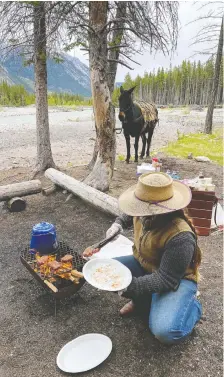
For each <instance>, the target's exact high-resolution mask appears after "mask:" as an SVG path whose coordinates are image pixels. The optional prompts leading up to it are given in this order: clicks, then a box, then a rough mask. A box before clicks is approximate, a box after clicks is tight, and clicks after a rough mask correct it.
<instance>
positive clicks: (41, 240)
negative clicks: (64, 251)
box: [30, 222, 58, 255]
mask: <svg viewBox="0 0 224 377" xmlns="http://www.w3.org/2000/svg"><path fill="white" fill-rule="evenodd" d="M57 248H58V242H57V235H56V229H55V226H54V225H53V224H50V223H46V222H42V223H39V224H36V225H34V227H33V229H32V236H31V242H30V249H35V250H36V251H38V252H39V253H40V254H41V255H48V254H53V253H55V252H56V251H57Z"/></svg>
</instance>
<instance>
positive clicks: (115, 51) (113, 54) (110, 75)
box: [88, 1, 127, 170]
mask: <svg viewBox="0 0 224 377" xmlns="http://www.w3.org/2000/svg"><path fill="white" fill-rule="evenodd" d="M126 9H127V2H126V1H123V2H120V3H117V11H116V16H115V18H116V19H117V20H118V19H122V18H124V17H125V15H126ZM123 24H124V21H123V20H121V22H118V23H117V29H115V30H114V31H113V35H112V39H111V43H110V47H113V46H115V45H120V44H121V42H122V38H123V34H124V29H120V28H121V27H122V26H123ZM119 55H120V48H111V49H110V51H109V53H108V58H109V59H113V60H118V59H119ZM116 74H117V62H115V61H110V62H108V71H107V83H108V86H109V91H110V95H111V96H112V94H113V91H114V84H115V79H116ZM95 129H96V141H95V145H94V149H93V157H92V160H91V161H90V163H89V165H88V168H89V169H90V170H92V169H93V167H94V165H95V162H96V159H97V155H98V152H99V140H98V135H97V127H96V124H95Z"/></svg>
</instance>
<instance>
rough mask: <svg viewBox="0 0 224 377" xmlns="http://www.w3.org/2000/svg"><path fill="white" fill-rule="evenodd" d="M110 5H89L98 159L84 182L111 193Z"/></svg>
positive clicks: (114, 144) (113, 115)
mask: <svg viewBox="0 0 224 377" xmlns="http://www.w3.org/2000/svg"><path fill="white" fill-rule="evenodd" d="M107 8H108V2H107V1H96V2H92V1H91V2H89V20H90V21H89V22H90V28H91V31H90V32H89V62H90V77H91V87H92V96H93V106H94V114H95V122H96V127H97V135H98V143H99V145H98V147H99V151H98V155H97V159H96V162H95V165H94V167H93V170H92V172H91V173H90V174H89V176H88V177H87V178H86V180H85V182H86V183H87V184H88V185H90V186H92V187H94V188H96V189H98V190H101V191H107V190H108V189H109V185H110V181H111V179H112V176H113V168H114V161H115V153H116V137H115V136H116V135H115V111H114V107H113V105H112V102H111V94H110V90H109V86H108V83H107V30H106V27H105V25H106V23H107Z"/></svg>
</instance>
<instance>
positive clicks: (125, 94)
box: [118, 86, 135, 122]
mask: <svg viewBox="0 0 224 377" xmlns="http://www.w3.org/2000/svg"><path fill="white" fill-rule="evenodd" d="M134 89H135V86H134V87H133V88H131V89H128V90H124V88H123V87H122V86H121V87H120V92H121V94H120V97H119V115H118V118H119V120H120V121H121V122H124V120H125V113H126V111H128V110H129V109H130V108H131V106H132V103H133V102H132V96H131V94H132V92H133V90H134Z"/></svg>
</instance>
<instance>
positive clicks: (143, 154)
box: [140, 133, 146, 158]
mask: <svg viewBox="0 0 224 377" xmlns="http://www.w3.org/2000/svg"><path fill="white" fill-rule="evenodd" d="M141 138H142V153H141V156H140V158H144V156H145V147H146V134H145V133H143V134H142V135H141Z"/></svg>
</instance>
